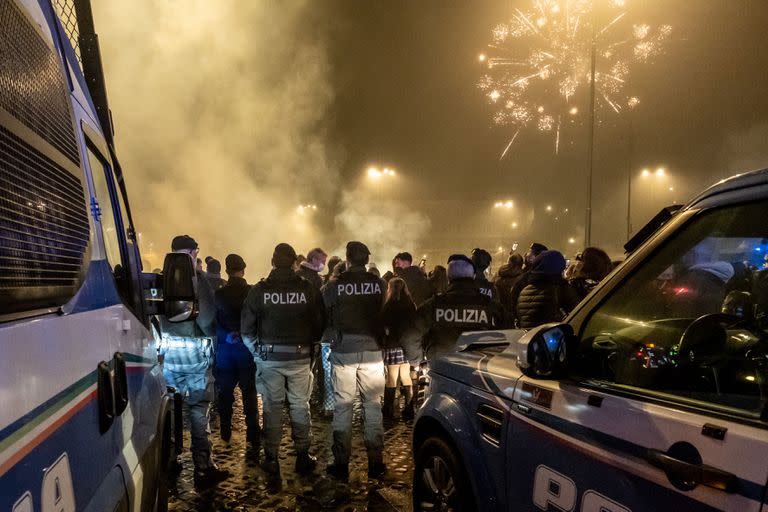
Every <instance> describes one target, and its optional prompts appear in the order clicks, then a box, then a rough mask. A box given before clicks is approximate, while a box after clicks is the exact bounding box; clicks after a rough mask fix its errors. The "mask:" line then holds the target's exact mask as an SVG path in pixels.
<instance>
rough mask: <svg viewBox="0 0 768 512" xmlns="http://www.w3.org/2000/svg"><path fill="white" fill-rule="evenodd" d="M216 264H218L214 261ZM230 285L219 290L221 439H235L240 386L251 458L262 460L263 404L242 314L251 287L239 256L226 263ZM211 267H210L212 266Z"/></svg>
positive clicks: (217, 323) (217, 372) (217, 325)
mask: <svg viewBox="0 0 768 512" xmlns="http://www.w3.org/2000/svg"><path fill="white" fill-rule="evenodd" d="M214 261H215V260H214ZM224 262H225V265H226V267H225V269H226V273H227V275H228V276H229V280H228V281H227V284H225V285H224V286H223V287H222V288H221V289H219V290H216V339H217V347H218V348H217V350H216V384H217V385H218V401H217V405H218V410H219V421H220V425H221V428H220V431H219V433H220V435H221V439H222V440H223V441H224V442H226V443H229V440H230V438H231V437H232V404H233V402H234V400H235V395H234V391H235V386H238V385H239V386H240V391H241V392H242V396H243V411H244V413H245V424H246V426H247V429H248V430H247V432H246V439H247V441H248V444H249V445H250V449H251V454H252V455H256V456H258V453H259V443H260V427H259V404H258V398H257V396H256V365H255V364H254V362H253V356H252V355H251V352H250V351H249V350H248V348H247V347H246V346H245V344H243V338H242V336H241V335H240V312H241V311H242V310H243V303H244V302H245V297H246V296H247V295H248V291H249V290H250V289H251V286H250V285H249V284H248V283H247V282H246V281H245V261H243V258H241V257H240V256H239V255H237V254H230V255H228V256H227V258H226V259H225V260H224ZM209 266H210V264H209Z"/></svg>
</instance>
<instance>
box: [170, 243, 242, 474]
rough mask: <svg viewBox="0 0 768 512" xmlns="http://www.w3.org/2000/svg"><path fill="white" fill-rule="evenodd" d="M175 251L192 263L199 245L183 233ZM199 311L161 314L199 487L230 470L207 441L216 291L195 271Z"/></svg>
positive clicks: (174, 244) (173, 378)
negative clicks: (188, 316)
mask: <svg viewBox="0 0 768 512" xmlns="http://www.w3.org/2000/svg"><path fill="white" fill-rule="evenodd" d="M171 250H172V251H173V252H178V253H184V254H188V255H189V256H190V258H192V262H193V264H194V263H195V261H196V259H197V253H198V246H197V242H195V240H194V239H193V238H192V237H190V236H188V235H180V236H177V237H175V238H174V239H173V242H172V243H171ZM196 278H197V293H198V307H199V313H198V315H197V318H196V319H195V320H189V321H186V322H179V323H171V322H169V321H168V320H167V319H165V318H163V317H161V320H160V322H161V330H162V340H161V342H160V349H159V352H160V355H161V356H162V357H163V375H164V376H165V380H166V382H167V383H168V385H169V386H172V387H174V388H176V391H177V392H178V393H180V394H181V396H182V397H184V403H185V404H186V406H187V408H188V411H189V421H190V430H191V434H192V460H193V462H194V464H195V472H194V482H195V487H197V488H198V489H201V488H206V487H210V486H212V485H214V484H216V483H218V482H220V481H222V480H224V479H226V478H227V477H228V476H229V472H228V471H225V470H220V469H218V468H217V467H216V465H215V464H214V462H213V459H212V458H211V443H210V441H209V440H208V435H209V433H210V431H209V425H208V410H209V406H210V402H211V399H212V398H213V377H212V375H211V373H210V368H211V361H212V359H213V354H212V351H213V347H212V337H213V335H214V318H215V314H216V309H215V305H214V296H213V290H212V289H211V287H210V284H209V283H208V281H207V280H206V279H205V277H204V276H203V273H202V272H201V271H199V270H198V271H196Z"/></svg>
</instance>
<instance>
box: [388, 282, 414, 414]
mask: <svg viewBox="0 0 768 512" xmlns="http://www.w3.org/2000/svg"><path fill="white" fill-rule="evenodd" d="M415 318H416V305H415V304H414V303H413V299H412V298H411V294H410V293H408V287H407V286H406V285H405V281H403V280H402V279H400V278H399V277H393V278H392V279H390V280H389V286H388V287H387V296H386V299H385V302H384V310H383V319H384V328H385V334H386V335H385V337H384V364H385V365H386V366H387V380H386V384H385V388H384V407H383V408H382V412H383V414H384V417H385V418H387V419H392V418H394V416H395V394H396V392H397V381H398V379H399V380H400V384H401V385H402V386H403V388H404V389H405V406H404V408H403V412H402V415H403V418H406V419H410V418H413V412H414V411H413V381H411V372H410V365H409V364H408V361H407V360H406V359H405V354H404V353H403V344H402V341H401V339H402V336H403V334H404V333H405V331H406V330H407V329H408V328H409V327H410V326H412V325H413V322H414V321H415Z"/></svg>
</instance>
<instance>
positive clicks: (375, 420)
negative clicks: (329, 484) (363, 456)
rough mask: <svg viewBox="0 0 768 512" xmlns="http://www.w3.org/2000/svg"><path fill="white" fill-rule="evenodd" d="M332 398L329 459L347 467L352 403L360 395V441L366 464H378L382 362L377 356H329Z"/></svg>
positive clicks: (381, 442) (381, 439) (381, 436)
mask: <svg viewBox="0 0 768 512" xmlns="http://www.w3.org/2000/svg"><path fill="white" fill-rule="evenodd" d="M331 365H332V369H333V394H334V398H335V399H336V405H335V408H334V411H333V457H334V460H335V462H336V464H349V457H350V452H351V450H352V402H353V400H354V398H355V396H356V395H357V394H358V393H360V398H361V400H362V402H363V440H364V441H365V448H366V450H367V452H368V462H369V463H370V462H381V461H382V451H383V450H384V427H383V425H382V415H381V398H382V396H383V395H384V361H383V359H382V356H381V352H375V353H374V352H352V353H336V352H333V351H332V352H331Z"/></svg>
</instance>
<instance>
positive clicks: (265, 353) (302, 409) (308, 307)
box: [240, 243, 324, 477]
mask: <svg viewBox="0 0 768 512" xmlns="http://www.w3.org/2000/svg"><path fill="white" fill-rule="evenodd" d="M295 262H296V251H294V250H293V247H291V246H290V245H288V244H284V243H283V244H278V245H277V247H275V251H274V253H273V255H272V266H273V269H272V271H271V272H270V273H269V276H268V277H267V278H266V279H262V280H261V281H260V282H259V283H257V284H256V285H254V286H253V288H251V291H250V292H249V293H248V297H247V298H246V299H245V304H244V305H243V313H242V321H241V328H240V330H241V332H242V335H243V341H244V342H245V344H246V346H247V347H248V348H249V349H250V351H251V353H252V354H253V357H254V359H255V361H256V368H257V374H258V380H259V382H260V383H261V386H262V393H263V398H264V439H263V442H264V455H265V460H264V469H265V470H266V471H267V472H268V473H270V475H271V476H272V477H279V474H280V465H279V463H278V460H277V454H278V449H279V448H280V439H281V438H282V425H283V417H282V416H283V414H282V413H283V404H284V403H285V397H286V390H287V392H288V404H289V407H290V416H291V428H292V431H293V442H294V447H295V449H296V471H297V472H298V473H300V474H307V473H310V472H311V471H312V470H313V469H314V468H315V465H316V459H315V457H314V456H312V455H311V454H310V453H309V448H310V426H311V425H310V414H309V396H310V393H311V390H312V372H311V370H310V365H309V363H310V356H311V354H312V348H313V347H312V345H313V343H317V342H318V341H319V340H320V335H321V334H322V332H323V324H324V310H323V303H322V299H321V297H320V292H319V290H318V289H317V288H316V287H315V286H314V285H313V284H312V283H310V282H309V281H307V280H306V279H302V278H301V277H299V276H297V275H296V274H295V273H294V271H293V268H292V266H293V265H294V263H295Z"/></svg>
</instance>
